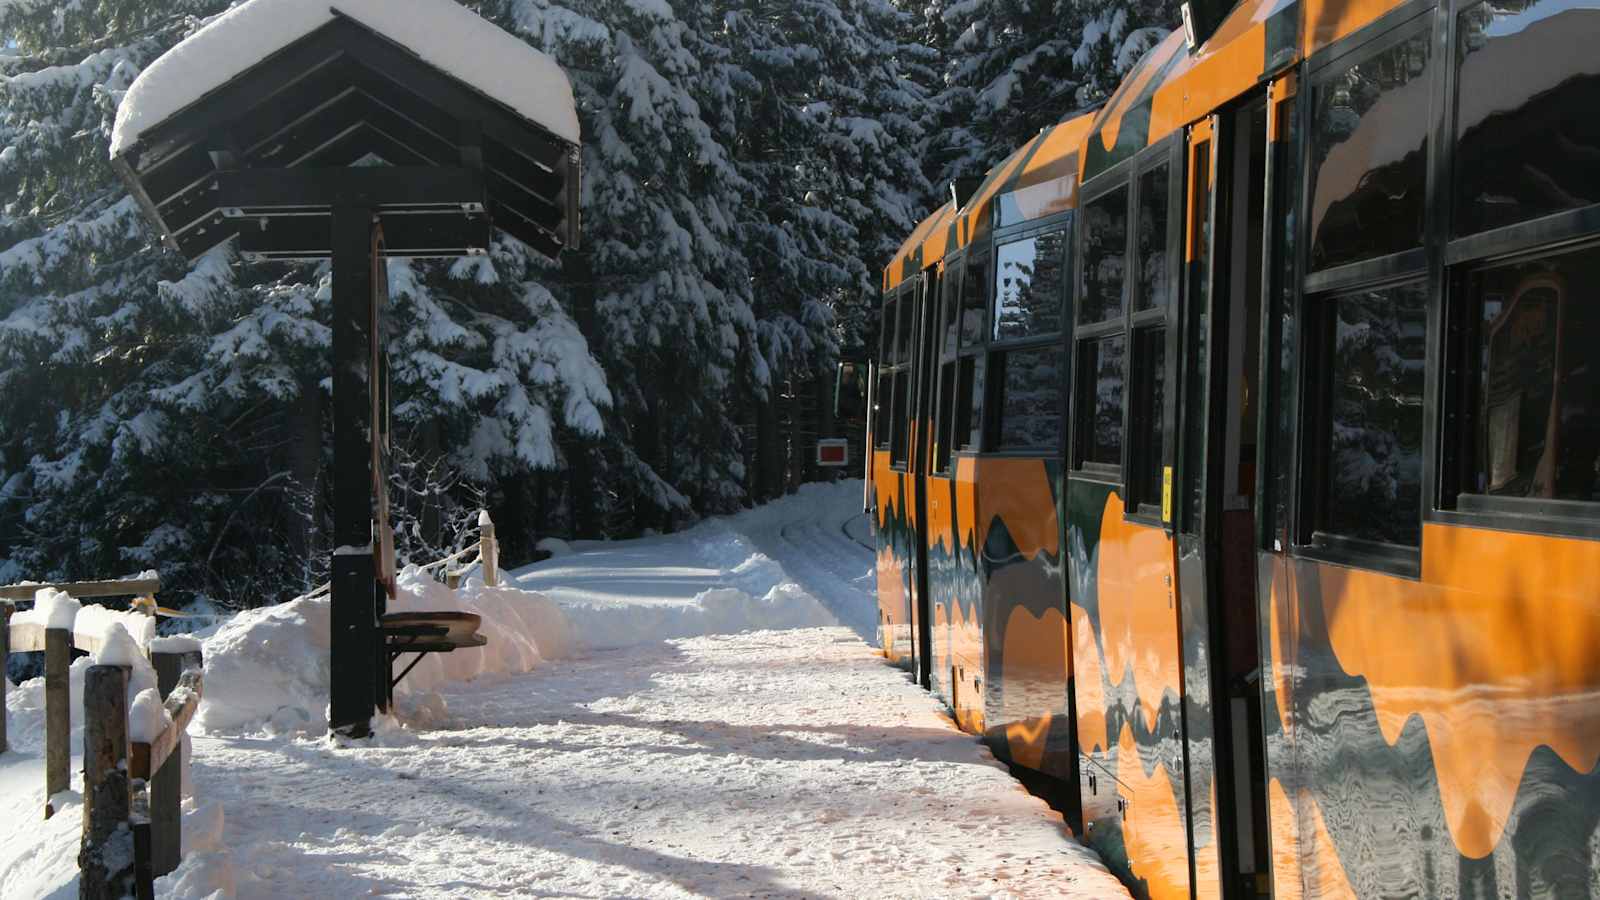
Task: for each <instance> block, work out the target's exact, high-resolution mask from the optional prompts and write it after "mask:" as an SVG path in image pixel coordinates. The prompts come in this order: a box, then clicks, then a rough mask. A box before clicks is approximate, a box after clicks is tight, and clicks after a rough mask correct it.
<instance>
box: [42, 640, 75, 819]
mask: <svg viewBox="0 0 1600 900" xmlns="http://www.w3.org/2000/svg"><path fill="white" fill-rule="evenodd" d="M71 666H72V629H70V628H46V629H45V631H44V817H45V818H46V819H48V818H50V817H51V816H53V815H55V814H56V809H55V807H54V806H53V805H51V803H50V798H51V797H54V796H55V795H56V794H59V793H61V792H62V791H64V790H66V789H67V788H68V787H69V786H70V785H71V784H72V774H71V765H72V747H71V746H70V741H71V736H72V689H71V686H70V682H69V681H68V674H67V671H68V669H70V668H71Z"/></svg>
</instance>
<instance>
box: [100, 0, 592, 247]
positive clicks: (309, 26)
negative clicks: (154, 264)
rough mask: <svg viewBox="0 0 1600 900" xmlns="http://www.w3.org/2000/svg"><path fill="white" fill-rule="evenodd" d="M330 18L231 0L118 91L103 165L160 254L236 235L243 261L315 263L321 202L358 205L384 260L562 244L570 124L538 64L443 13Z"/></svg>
mask: <svg viewBox="0 0 1600 900" xmlns="http://www.w3.org/2000/svg"><path fill="white" fill-rule="evenodd" d="M331 4H332V6H331V9H330V0H249V2H246V3H244V4H242V5H240V6H238V7H236V8H234V9H233V10H230V11H229V12H227V13H224V14H223V15H221V16H219V17H217V18H216V19H215V20H214V21H212V22H211V23H210V24H208V25H207V26H206V27H205V28H202V29H201V30H200V31H198V32H196V33H195V34H194V35H192V36H191V37H190V38H189V39H188V40H186V41H184V42H183V43H181V44H179V45H178V46H177V47H175V48H173V50H171V51H169V52H168V53H167V54H166V55H165V56H163V57H161V58H160V59H158V60H157V61H156V62H155V63H153V64H151V66H150V67H149V68H148V69H146V70H145V72H144V73H142V74H141V75H140V76H139V78H138V80H136V81H135V82H134V84H133V85H132V86H131V87H130V88H129V90H128V94H127V95H126V97H125V98H124V101H123V105H122V106H121V107H120V108H119V110H118V114H117V125H116V130H115V134H114V140H113V156H112V162H113V165H114V166H115V167H116V168H117V170H118V171H119V173H120V174H121V175H122V176H123V179H124V180H125V181H127V182H128V184H129V186H130V187H131V188H132V189H133V191H134V195H135V197H136V198H137V199H138V200H139V202H140V204H141V206H143V207H144V210H145V212H146V213H147V215H149V216H150V217H151V218H152V220H153V221H155V222H156V224H157V226H158V227H159V228H160V229H161V231H162V236H163V240H164V241H165V242H166V243H167V245H168V246H170V247H172V248H173V249H176V250H178V251H180V252H182V253H184V254H185V255H187V256H190V257H194V256H197V255H199V254H200V253H203V252H205V251H206V250H208V249H210V248H211V247H213V246H216V245H217V244H219V243H221V242H222V241H224V240H226V239H228V238H230V237H232V236H234V235H236V234H237V235H239V238H240V250H241V251H242V252H244V253H245V254H247V255H256V256H260V257H263V258H317V257H325V256H327V255H328V253H329V249H330V248H329V241H330V235H331V209H332V206H333V205H335V204H338V203H345V204H351V203H362V204H365V203H373V204H376V205H375V206H374V208H375V210H377V211H378V212H379V213H380V214H381V216H382V218H383V223H384V237H385V241H386V243H385V245H384V251H385V252H386V253H387V254H388V255H410V256H454V255H464V254H470V253H475V252H482V251H484V250H486V249H487V247H488V243H489V240H490V235H491V230H490V223H491V222H492V224H493V225H494V226H496V227H499V228H502V229H504V230H505V231H506V232H508V233H509V234H511V235H512V236H513V237H516V238H517V239H519V240H521V241H523V242H524V243H526V244H528V245H529V246H532V247H534V248H535V249H537V250H540V251H541V252H544V253H546V254H548V255H550V256H556V255H558V254H559V253H560V252H561V251H562V250H563V249H567V248H571V247H574V246H576V244H577V238H578V179H579V169H580V158H579V154H578V147H577V139H578V123H577V116H576V113H575V111H574V106H573V102H572V91H571V85H570V83H569V82H568V80H567V77H566V75H565V73H563V72H562V71H561V69H560V67H559V66H557V65H556V64H555V62H554V61H552V60H551V59H550V58H549V57H547V56H545V55H544V54H542V53H539V52H538V51H537V50H534V49H533V48H532V47H529V46H528V45H526V44H525V43H523V42H522V41H520V40H518V39H517V38H515V37H513V36H511V35H509V34H506V33H505V32H503V31H501V30H499V29H498V28H496V27H494V26H493V25H491V24H489V23H488V22H485V21H484V20H482V19H479V18H478V17H477V16H475V15H473V14H472V13H470V12H468V11H467V10H466V9H465V8H463V7H461V6H459V5H457V4H456V3H454V2H452V0H407V2H405V3H394V2H388V0H331ZM373 164H377V165H376V166H374V165H373ZM351 166H361V167H363V168H359V169H358V168H349V167H351ZM402 214H403V215H402ZM274 216H276V217H279V218H277V219H274V218H273V217H274ZM273 222H277V223H278V224H276V225H274V224H273Z"/></svg>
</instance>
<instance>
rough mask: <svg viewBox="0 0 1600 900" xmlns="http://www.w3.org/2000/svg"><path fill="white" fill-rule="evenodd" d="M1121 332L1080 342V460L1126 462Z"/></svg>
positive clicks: (1119, 463) (1084, 461)
mask: <svg viewBox="0 0 1600 900" xmlns="http://www.w3.org/2000/svg"><path fill="white" fill-rule="evenodd" d="M1124 341H1125V339H1124V336H1123V335H1120V334H1115V335H1111V336H1110V337H1104V338H1101V339H1099V340H1092V341H1080V342H1079V343H1078V353H1079V356H1078V365H1079V368H1078V379H1077V391H1078V409H1079V410H1080V413H1079V415H1080V418H1079V420H1078V431H1077V436H1076V437H1075V438H1074V439H1073V442H1074V444H1076V446H1077V448H1078V462H1079V464H1080V465H1082V464H1099V465H1105V466H1117V467H1120V466H1121V465H1122V354H1123V349H1124Z"/></svg>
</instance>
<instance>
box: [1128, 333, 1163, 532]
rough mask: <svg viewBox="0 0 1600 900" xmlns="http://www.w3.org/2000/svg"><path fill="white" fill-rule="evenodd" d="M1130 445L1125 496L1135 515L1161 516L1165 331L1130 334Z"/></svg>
mask: <svg viewBox="0 0 1600 900" xmlns="http://www.w3.org/2000/svg"><path fill="white" fill-rule="evenodd" d="M1133 353H1134V357H1133V359H1134V364H1133V382H1134V383H1133V394H1134V396H1133V408H1132V409H1131V410H1130V414H1131V417H1132V428H1133V443H1131V444H1130V445H1129V447H1128V449H1129V454H1128V456H1129V461H1128V493H1129V495H1130V496H1131V497H1132V502H1133V504H1134V508H1135V511H1136V512H1138V513H1140V514H1141V515H1148V516H1154V517H1157V518H1159V517H1160V516H1161V481H1162V477H1161V475H1162V472H1161V470H1162V466H1163V463H1164V462H1165V460H1166V449H1167V427H1166V409H1167V406H1166V395H1167V329H1166V328H1165V327H1164V326H1163V327H1159V328H1141V329H1139V330H1138V331H1136V332H1135V333H1134V347H1133Z"/></svg>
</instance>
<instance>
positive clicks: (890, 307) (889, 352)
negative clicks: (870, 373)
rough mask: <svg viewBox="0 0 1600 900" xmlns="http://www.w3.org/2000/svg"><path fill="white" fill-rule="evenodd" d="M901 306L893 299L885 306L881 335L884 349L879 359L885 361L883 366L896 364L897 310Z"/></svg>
mask: <svg viewBox="0 0 1600 900" xmlns="http://www.w3.org/2000/svg"><path fill="white" fill-rule="evenodd" d="M899 305H900V304H899V303H898V302H896V300H895V299H894V298H892V297H891V298H890V299H889V300H888V301H887V302H886V303H884V304H883V326H882V329H881V331H880V333H879V337H880V339H881V340H882V342H883V343H882V348H881V350H880V351H879V358H880V359H882V360H883V364H884V365H886V366H892V365H894V364H895V342H894V340H895V339H894V326H895V310H896V309H897V308H899Z"/></svg>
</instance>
